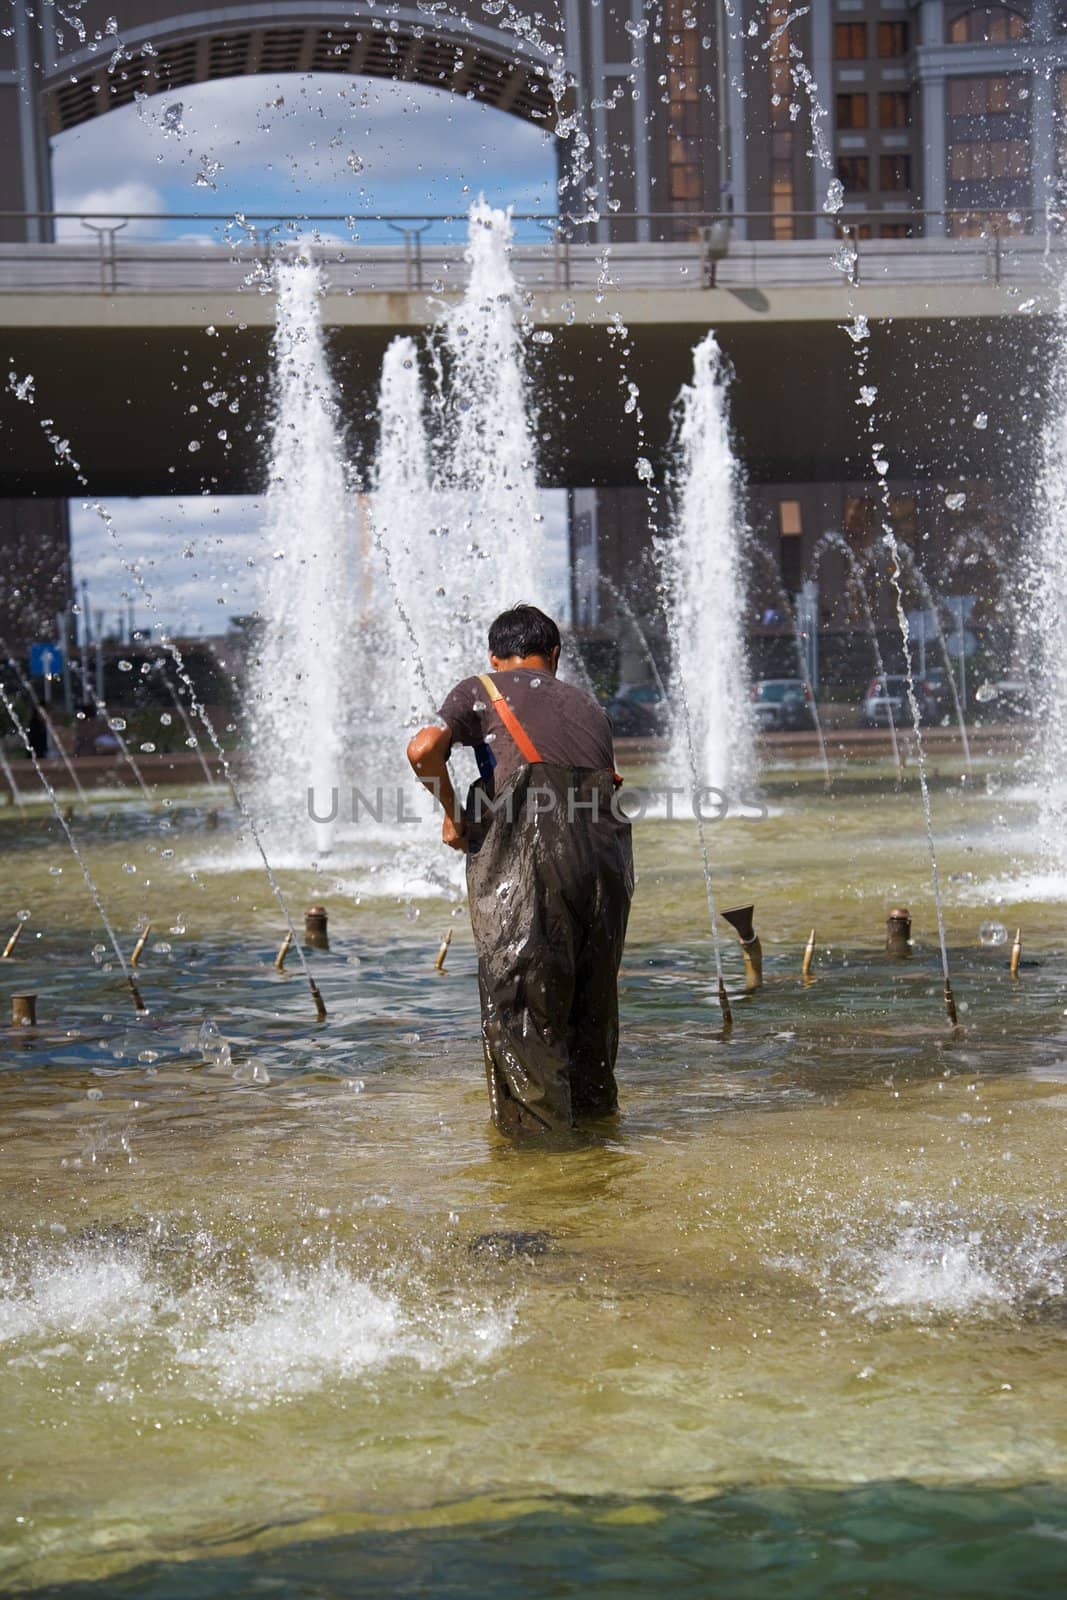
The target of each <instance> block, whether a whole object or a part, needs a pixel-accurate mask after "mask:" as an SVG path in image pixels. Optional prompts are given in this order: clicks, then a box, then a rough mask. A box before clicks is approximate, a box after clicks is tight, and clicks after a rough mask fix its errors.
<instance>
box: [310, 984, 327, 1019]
mask: <svg viewBox="0 0 1067 1600" xmlns="http://www.w3.org/2000/svg"><path fill="white" fill-rule="evenodd" d="M308 986H309V988H310V989H311V998H312V1000H314V1002H315V1015H316V1016H317V1017H318V1019H319V1021H320V1022H325V1021H326V1002H325V1000H324V999H323V998H322V995H321V994H320V993H319V986H318V984H317V983H316V982H315V980H314V978H309V979H308Z"/></svg>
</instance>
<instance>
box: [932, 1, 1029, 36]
mask: <svg viewBox="0 0 1067 1600" xmlns="http://www.w3.org/2000/svg"><path fill="white" fill-rule="evenodd" d="M1027 31H1028V30H1027V26H1026V18H1025V17H1023V16H1021V15H1020V14H1019V12H1018V11H1009V10H1008V8H1007V6H982V7H980V8H978V9H977V10H974V11H965V12H963V14H962V16H958V17H954V18H953V19H952V21H951V22H950V23H949V25H948V40H949V44H1010V43H1011V42H1012V41H1013V40H1016V39H1025V38H1026V35H1027Z"/></svg>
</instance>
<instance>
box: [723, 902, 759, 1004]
mask: <svg viewBox="0 0 1067 1600" xmlns="http://www.w3.org/2000/svg"><path fill="white" fill-rule="evenodd" d="M755 909H756V908H755V906H754V905H751V906H735V907H734V909H733V910H732V911H723V912H721V913H720V915H721V917H722V919H723V921H724V922H728V923H729V924H730V926H731V928H733V930H734V932H735V933H736V934H737V937H738V938H739V939H740V941H741V954H742V956H743V957H744V961H745V988H746V989H747V990H748V991H749V993H750V994H751V993H752V991H753V990H755V989H762V988H763V946H762V945H761V944H760V941H759V935H758V934H757V932H756V929H755V926H754V924H753V921H752V915H753V912H754V911H755Z"/></svg>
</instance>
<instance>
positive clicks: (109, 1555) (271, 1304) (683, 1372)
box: [0, 768, 1067, 1597]
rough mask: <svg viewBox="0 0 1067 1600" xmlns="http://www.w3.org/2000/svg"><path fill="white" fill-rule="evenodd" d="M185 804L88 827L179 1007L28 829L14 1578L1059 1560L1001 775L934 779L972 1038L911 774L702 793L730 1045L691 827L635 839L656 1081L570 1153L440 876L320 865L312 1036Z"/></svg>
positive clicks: (1061, 1268) (1035, 1176)
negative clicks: (942, 932)
mask: <svg viewBox="0 0 1067 1600" xmlns="http://www.w3.org/2000/svg"><path fill="white" fill-rule="evenodd" d="M841 790H843V791H844V792H840V791H841ZM168 798H169V799H170V801H171V804H170V805H169V806H168V807H167V808H166V809H165V810H161V811H156V812H152V811H148V810H147V809H145V808H144V807H143V806H141V807H138V806H136V805H135V804H134V803H133V802H132V801H128V802H124V803H122V804H119V805H116V806H115V807H113V808H112V816H111V819H110V821H109V824H108V826H107V827H106V829H105V827H104V825H103V820H102V808H100V812H99V813H97V812H95V811H94V815H93V816H91V817H78V818H76V819H75V823H74V827H75V832H76V835H77V837H78V839H79V843H81V844H82V845H83V847H84V849H85V851H86V857H87V859H88V861H89V863H90V865H91V867H92V869H93V872H94V875H95V876H96V877H97V878H98V881H99V883H100V885H101V890H102V892H103V895H104V898H105V902H106V903H107V905H108V907H109V908H110V909H111V911H112V912H113V914H114V916H115V920H116V923H117V925H118V926H119V928H120V934H121V938H122V940H123V942H124V944H125V945H126V946H127V948H129V946H130V945H132V943H133V939H134V937H135V929H136V926H137V923H138V920H139V919H140V918H143V917H144V916H146V915H147V916H148V917H150V918H151V920H152V923H153V933H152V935H151V936H150V938H149V942H148V946H147V949H146V953H145V956H144V959H143V962H142V968H141V987H142V990H143V992H144V995H145V999H146V1001H147V1003H148V1005H149V1007H150V1010H149V1014H148V1015H147V1016H146V1017H137V1016H136V1015H135V1013H134V1012H133V1009H132V1007H131V1005H130V1003H129V998H128V996H127V995H126V994H125V992H124V990H123V987H122V984H121V979H120V976H119V974H117V973H116V972H115V971H114V970H110V969H109V962H108V959H107V952H106V950H103V949H100V948H96V949H95V953H94V947H99V946H102V945H103V944H104V940H103V937H102V934H101V930H100V929H99V927H98V925H97V922H96V920H95V914H94V913H93V910H92V907H91V904H90V903H89V901H88V898H87V896H86V894H85V891H84V886H83V884H82V882H81V879H80V876H79V875H78V873H77V871H76V868H75V865H74V863H73V862H72V861H71V860H70V859H69V856H65V855H64V853H63V850H64V847H63V846H62V843H61V840H60V839H59V837H58V834H57V833H56V832H55V831H54V829H50V828H48V827H45V828H44V829H42V828H41V827H40V826H39V825H38V821H37V818H36V817H35V816H34V815H32V814H31V816H30V817H29V818H28V819H27V820H26V821H25V822H20V821H18V820H17V819H9V820H6V821H5V823H4V824H3V838H4V848H5V852H6V855H5V859H6V864H7V868H8V870H7V873H6V874H5V884H4V894H3V900H2V903H0V917H2V919H3V926H7V925H8V924H11V925H13V924H14V921H15V919H16V917H17V915H18V912H19V911H20V910H29V911H30V913H31V915H30V918H29V920H28V922H27V924H26V929H25V931H24V933H23V936H22V938H21V940H20V942H19V945H18V946H17V947H16V951H15V955H14V957H13V959H12V960H11V961H10V962H8V963H6V964H4V965H3V966H0V976H2V978H3V981H4V985H5V990H4V997H3V1005H4V1009H5V1011H6V1009H7V1005H8V1001H7V996H8V995H10V994H11V993H13V992H21V991H23V990H25V989H27V988H32V989H34V990H35V991H36V992H37V993H38V996H39V1008H40V1009H39V1027H38V1028H37V1029H36V1030H28V1031H26V1032H24V1033H20V1034H13V1033H11V1032H8V1033H7V1034H6V1035H5V1036H4V1039H3V1043H2V1046H0V1052H2V1053H0V1097H2V1098H0V1146H2V1158H3V1164H2V1168H0V1173H2V1177H0V1182H2V1185H3V1211H2V1223H0V1228H2V1240H0V1461H2V1465H0V1584H4V1585H6V1586H7V1587H8V1588H9V1589H11V1590H15V1591H27V1592H29V1591H33V1592H40V1593H42V1594H57V1595H59V1594H62V1595H76V1594H84V1595H87V1596H88V1595H96V1594H99V1595H103V1594H107V1595H130V1596H133V1595H146V1596H147V1595H153V1596H169V1595H183V1596H185V1595H189V1596H216V1595H219V1596H222V1595H238V1594H248V1593H260V1592H262V1593H272V1592H275V1593H299V1594H307V1595H322V1596H334V1595H338V1596H340V1595H360V1596H362V1595H377V1594H407V1593H411V1594H427V1595H448V1594H453V1593H454V1594H457V1595H459V1594H469V1593H478V1594H486V1595H491V1596H497V1595H500V1596H504V1595H513V1594H514V1595H518V1594H522V1595H524V1596H527V1595H545V1596H546V1597H547V1596H549V1595H553V1596H557V1595H571V1594H574V1595H577V1594H588V1593H590V1592H595V1593H598V1594H605V1595H609V1594H619V1595H628V1594H635V1595H636V1594H648V1593H654V1592H664V1593H670V1594H672V1595H680V1596H687V1595H694V1596H695V1595H705V1594H707V1593H709V1592H712V1591H713V1592H714V1593H716V1594H717V1595H718V1594H722V1595H726V1596H730V1595H734V1594H737V1595H742V1594H744V1595H752V1594H764V1593H765V1594H769V1595H770V1594H773V1595H776V1596H778V1595H785V1596H794V1595H796V1596H802V1595H804V1596H806V1595H813V1596H814V1595H833V1594H841V1595H850V1596H852V1595H861V1594H868V1593H869V1594H877V1595H879V1596H884V1595H901V1596H905V1595H907V1596H918V1595H926V1594H930V1595H934V1594H960V1595H967V1596H985V1595H990V1596H993V1595H1004V1594H1009V1593H1010V1594H1020V1595H1028V1594H1046V1593H1047V1594H1052V1593H1054V1592H1055V1593H1059V1592H1062V1590H1063V1586H1064V1578H1065V1575H1067V1494H1065V1488H1064V1485H1065V1482H1067V1396H1065V1393H1064V1385H1063V1381H1062V1374H1063V1369H1064V1357H1065V1354H1067V1349H1065V1346H1067V1289H1065V1283H1067V1204H1065V1200H1064V1194H1063V1148H1064V1129H1065V1120H1064V1119H1065V1114H1067V1001H1065V998H1064V996H1065V994H1067V988H1065V981H1064V980H1065V977H1067V954H1065V949H1064V942H1063V938H1062V930H1061V926H1060V921H1059V917H1060V912H1059V899H1057V893H1056V892H1050V891H1048V889H1047V885H1046V887H1045V888H1044V889H1042V890H1041V891H1040V892H1042V893H1045V894H1046V895H1047V898H1042V899H1039V898H1037V894H1038V892H1039V891H1038V889H1036V888H1035V885H1037V884H1046V880H1047V872H1046V871H1045V867H1044V865H1043V859H1042V856H1041V853H1040V850H1039V840H1038V839H1037V835H1036V828H1035V824H1034V820H1033V813H1032V807H1031V803H1030V801H1029V799H1028V798H1027V796H1026V795H1025V794H1020V793H1017V792H1015V791H1014V790H1012V789H1011V787H1010V774H1007V773H1006V774H1003V775H1002V774H999V773H997V772H996V771H995V770H994V769H992V768H991V769H989V771H988V772H987V773H983V774H982V775H981V777H980V781H979V783H978V784H977V785H976V786H974V787H972V788H970V789H966V788H961V786H960V785H959V784H958V782H957V781H956V780H955V778H954V777H953V776H952V775H951V774H950V773H947V772H946V774H945V775H944V778H943V780H942V781H941V782H940V783H938V784H937V785H936V786H935V794H934V805H935V817H936V824H937V844H938V850H939V856H940V861H941V868H942V874H943V877H944V881H945V885H946V899H947V905H946V915H947V925H948V935H949V943H950V946H951V952H950V953H951V957H952V963H953V976H954V982H955V987H956V993H957V998H958V1000H959V1003H960V1007H961V1020H962V1022H963V1029H962V1031H961V1033H960V1034H959V1035H958V1036H955V1037H954V1036H953V1035H952V1034H951V1033H950V1032H949V1031H948V1029H947V1027H946V1025H945V1021H944V1015H943V1011H942V1007H941V992H940V972H939V965H938V960H937V953H936V950H935V949H934V948H933V946H932V945H931V942H930V940H931V934H932V930H933V928H934V918H933V911H932V906H931V902H930V891H929V874H928V868H927V864H926V861H925V858H924V854H923V851H922V849H921V846H920V840H921V819H920V816H919V812H918V802H917V799H916V796H915V793H914V790H913V789H911V788H908V789H906V790H905V791H904V792H903V793H897V792H896V791H895V790H894V789H893V787H892V785H891V783H890V782H888V781H886V780H885V778H884V776H883V775H881V774H875V775H873V776H872V777H871V778H870V779H869V780H868V781H865V782H864V783H852V784H850V785H849V786H848V787H847V789H845V788H844V785H843V784H842V785H841V786H840V789H839V791H838V792H835V793H833V794H831V795H829V796H827V795H825V794H824V793H823V791H822V788H821V785H820V784H819V783H818V782H814V781H809V779H808V778H807V776H806V775H805V774H802V773H801V774H796V773H788V772H783V773H781V774H776V775H775V776H774V781H773V783H768V800H769V809H770V815H769V816H768V817H767V818H766V819H764V820H759V821H757V820H749V821H742V820H736V821H730V820H728V821H726V822H723V823H721V824H717V825H716V826H715V827H714V828H713V829H711V830H710V832H711V839H712V851H713V861H714V864H715V871H716V878H717V887H718V891H719V898H720V904H722V905H731V904H737V903H739V902H743V901H745V900H748V899H754V900H755V903H756V926H757V928H758V930H759V931H760V934H761V937H762V940H763V944H764V950H765V971H766V978H767V984H766V988H765V989H764V991H763V992H762V993H760V994H759V995H756V996H750V997H746V996H744V995H743V993H742V981H741V963H740V958H739V954H738V952H737V947H736V944H735V943H727V944H726V945H725V950H726V960H727V971H728V976H729V981H730V986H731V990H732V991H733V992H734V994H735V1008H734V1009H735V1027H734V1030H733V1033H732V1035H731V1036H730V1037H729V1038H728V1039H726V1038H724V1037H723V1035H722V1030H721V1026H720V1020H719V1015H718V1011H717V1008H716V1006H715V1004H714V983H713V979H712V966H711V959H710V950H709V943H708V934H707V922H706V914H705V911H704V899H703V884H702V882H701V879H700V876H699V873H698V871H697V869H696V859H697V858H696V851H695V837H694V829H693V827H692V825H691V824H687V823H681V822H677V823H672V822H666V821H663V820H659V821H657V820H648V821H645V822H643V823H641V824H639V825H638V826H636V827H635V851H636V858H637V866H638V873H639V883H638V889H637V896H636V899H635V904H634V916H633V922H632V929H631V937H630V941H629V945H628V951H627V957H626V961H625V964H624V970H623V979H622V995H621V999H622V1011H623V1044H622V1049H621V1054H620V1062H619V1079H620V1090H621V1099H622V1108H621V1114H620V1116H619V1118H618V1119H617V1121H615V1122H613V1123H610V1124H607V1125H603V1126H600V1127H598V1128H597V1129H595V1130H593V1131H591V1132H590V1133H589V1135H588V1136H586V1137H583V1138H581V1139H578V1140H573V1141H561V1142H549V1143H546V1144H545V1145H543V1146H541V1147H538V1148H536V1149H528V1148H513V1147H511V1146H509V1145H507V1144H506V1143H505V1142H504V1141H503V1140H502V1139H500V1137H499V1136H498V1135H496V1134H495V1133H494V1132H493V1131H492V1130H491V1129H490V1128H489V1126H488V1124H487V1101H486V1096H485V1090H484V1084H483V1081H482V1069H481V1063H480V1051H479V1046H478V1037H477V996H476V991H475V984H474V962H473V952H472V947H471V943H470V936H469V930H468V929H467V927H466V923H465V920H464V919H465V912H464V910H463V907H462V905H461V903H460V902H459V901H457V900H455V899H453V898H451V897H450V891H449V890H448V888H447V882H446V887H445V888H444V890H443V891H442V892H440V893H438V894H436V895H430V894H425V895H423V896H422V897H420V898H418V899H415V900H412V899H406V898H405V897H404V896H403V895H402V894H397V893H395V892H393V889H392V887H391V886H390V888H389V889H388V890H387V891H386V892H383V883H384V881H385V879H384V878H383V875H382V874H381V873H380V872H378V871H377V869H371V868H369V867H368V866H367V861H366V859H365V858H364V856H362V855H361V854H360V851H359V850H358V849H357V848H356V847H354V846H352V847H350V846H348V845H346V846H345V847H344V848H345V850H347V851H348V854H347V855H345V854H343V853H342V854H341V855H339V857H338V859H336V860H333V861H330V862H325V863H322V864H321V865H320V868H319V870H317V871H314V872H311V871H299V870H297V869H296V868H295V867H287V868H286V869H285V870H284V871H283V874H282V878H283V883H284V885H285V888H286V891H287V893H288V894H289V896H290V898H291V900H292V903H293V904H294V906H295V907H297V908H298V909H300V908H302V906H303V905H304V904H309V903H311V902H312V901H323V902H325V903H326V904H327V906H328V908H329V911H330V943H331V948H330V950H329V952H312V953H310V954H309V959H310V961H311V962H312V965H313V970H314V973H315V977H316V981H317V982H318V983H319V985H320V987H321V989H322V992H323V995H324V997H325V1000H326V1004H327V1006H328V1008H329V1020H328V1022H327V1023H326V1024H325V1025H324V1026H322V1027H320V1026H318V1025H317V1024H316V1022H315V1019H314V1012H313V1010H312V1007H311V1005H310V1001H309V998H308V993H307V989H306V987H305V986H304V984H303V982H302V979H301V977H300V974H299V969H298V967H297V964H296V962H295V961H294V959H293V957H292V956H291V957H290V958H289V963H288V969H287V972H286V974H284V975H279V974H277V973H276V972H275V971H274V968H273V965H272V962H273V955H274V951H275V949H276V946H277V943H278V942H279V939H280V933H281V929H280V927H279V917H278V913H277V910H276V907H275V906H274V904H273V902H272V900H271V898H270V896H269V894H268V893H267V892H266V890H265V886H264V884H263V881H262V878H261V875H259V874H257V873H256V872H255V871H254V870H253V867H252V864H251V857H250V855H249V852H248V850H247V846H246V844H245V843H244V842H242V840H241V839H240V837H239V830H238V828H237V826H236V824H235V823H232V822H231V821H229V820H228V819H227V816H226V815H224V816H223V818H222V823H221V826H220V827H219V828H218V829H209V828H207V827H206V825H205V824H206V816H205V813H206V809H207V805H208V802H207V801H206V800H205V799H204V798H203V797H202V796H201V797H198V796H197V795H196V794H195V793H192V792H190V793H186V794H179V793H174V794H172V795H171V796H169V797H168ZM213 803H215V804H217V803H218V801H217V799H216V801H215V802H213ZM164 850H168V851H172V852H173V854H170V855H164V854H163V851H164ZM57 868H61V869H62V870H61V871H57V870H56V869H57ZM1043 874H1044V876H1042V875H1043ZM194 875H195V876H194ZM446 879H447V867H446V869H445V870H444V872H443V880H446ZM390 883H391V880H390ZM1064 887H1065V888H1067V885H1065V886H1064ZM1053 890H1055V885H1053ZM1057 892H1058V891H1057ZM1060 898H1062V895H1060ZM897 903H905V904H908V905H909V906H910V908H911V910H912V914H913V919H914V933H915V939H916V948H915V953H914V955H913V958H912V959H911V960H910V961H908V962H906V963H903V964H899V963H897V964H894V963H890V962H888V961H887V959H886V957H885V955H884V952H883V950H882V943H883V939H884V922H885V916H886V913H887V911H888V910H889V908H890V907H891V906H892V905H894V904H897ZM991 918H992V919H996V920H998V921H1001V922H1003V923H1004V924H1005V925H1006V926H1008V927H1010V929H1011V932H1012V933H1013V932H1014V927H1015V925H1016V923H1017V922H1018V923H1021V924H1022V926H1023V930H1024V941H1025V956H1026V961H1027V963H1028V964H1027V965H1025V966H1024V967H1023V969H1022V974H1021V978H1020V981H1018V982H1014V983H1013V982H1012V980H1011V978H1010V977H1009V974H1008V971H1007V961H1008V947H1007V945H1004V944H1001V945H998V946H994V947H991V948H989V947H982V946H980V945H979V943H978V929H979V926H980V925H981V924H982V923H983V922H985V921H988V920H990V919H991ZM812 925H815V926H816V928H817V930H818V932H817V959H816V973H817V981H816V982H815V983H813V984H811V985H810V986H805V985H803V984H802V983H801V981H800V976H799V973H800V960H801V953H802V950H803V945H804V942H805V940H806V938H807V935H808V932H809V931H810V928H811V926H812ZM448 926H451V927H453V929H454V932H455V936H454V939H453V942H452V945H451V949H450V951H449V954H448V960H447V964H446V969H445V972H444V973H443V974H438V973H436V972H435V971H434V970H433V960H434V956H435V955H436V952H437V948H438V945H439V942H440V939H441V936H442V934H443V932H444V931H445V928H446V927H448ZM724 931H726V930H724ZM729 937H730V938H731V939H732V936H729Z"/></svg>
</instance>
